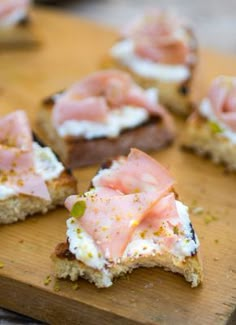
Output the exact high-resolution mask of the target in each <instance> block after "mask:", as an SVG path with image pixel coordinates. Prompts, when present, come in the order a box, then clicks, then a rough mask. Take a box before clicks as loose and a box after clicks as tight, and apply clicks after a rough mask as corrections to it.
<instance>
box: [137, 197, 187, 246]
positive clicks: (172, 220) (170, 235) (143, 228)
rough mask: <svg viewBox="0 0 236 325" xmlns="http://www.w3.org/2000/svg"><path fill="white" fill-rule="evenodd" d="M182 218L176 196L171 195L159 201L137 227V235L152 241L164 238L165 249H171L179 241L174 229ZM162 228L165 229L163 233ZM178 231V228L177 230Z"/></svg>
mask: <svg viewBox="0 0 236 325" xmlns="http://www.w3.org/2000/svg"><path fill="white" fill-rule="evenodd" d="M180 223H181V222H180V218H179V214H178V211H177V207H176V201H175V195H174V193H170V194H168V195H166V196H165V197H163V198H162V199H161V200H160V201H158V202H157V203H156V204H155V205H154V206H153V208H152V209H151V210H150V212H149V213H148V214H147V215H146V217H145V218H144V219H143V220H142V222H141V223H140V224H139V225H138V226H137V228H136V230H135V233H134V237H135V236H136V234H137V235H138V236H139V237H140V235H141V237H142V238H143V239H147V238H148V239H152V240H153V241H155V240H157V239H158V238H160V237H162V242H163V241H164V243H165V247H167V248H169V249H170V248H171V247H172V245H173V244H174V243H175V242H176V241H177V240H178V236H177V234H175V233H174V232H173V228H174V227H177V226H179V225H180ZM161 227H164V231H163V232H162V229H161ZM175 229H177V228H175Z"/></svg>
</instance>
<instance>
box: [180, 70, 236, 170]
mask: <svg viewBox="0 0 236 325" xmlns="http://www.w3.org/2000/svg"><path fill="white" fill-rule="evenodd" d="M183 146H184V147H186V148H190V149H192V150H193V151H194V152H196V153H197V154H199V155H208V156H210V157H211V158H212V160H213V161H214V162H215V163H224V164H225V165H226V167H227V169H228V170H236V77H228V76H220V77H218V78H216V79H215V80H214V81H213V82H212V84H211V86H210V89H209V92H208V95H207V96H206V98H204V99H203V100H202V102H201V103H200V105H199V106H198V108H197V110H196V112H194V113H193V115H192V116H191V117H190V118H189V121H188V122H187V125H186V132H185V134H184V139H183Z"/></svg>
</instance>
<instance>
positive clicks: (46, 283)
mask: <svg viewBox="0 0 236 325" xmlns="http://www.w3.org/2000/svg"><path fill="white" fill-rule="evenodd" d="M51 281H52V278H51V275H47V276H46V278H45V279H44V282H43V283H44V285H45V286H47V285H49V283H50V282H51Z"/></svg>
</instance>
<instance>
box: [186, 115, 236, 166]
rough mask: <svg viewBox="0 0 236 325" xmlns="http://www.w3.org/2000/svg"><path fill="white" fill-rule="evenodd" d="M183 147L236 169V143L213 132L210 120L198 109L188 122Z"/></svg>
mask: <svg viewBox="0 0 236 325" xmlns="http://www.w3.org/2000/svg"><path fill="white" fill-rule="evenodd" d="M181 143H182V147H183V148H185V149H190V150H191V151H193V152H195V153H196V154H198V155H200V156H205V157H210V158H211V160H212V161H213V162H214V163H222V164H224V165H225V166H226V169H228V170H230V171H235V170H236V144H234V143H232V142H231V141H230V140H229V139H228V138H226V137H224V136H223V135H222V134H220V133H216V132H213V131H212V129H211V125H210V123H209V121H208V120H207V119H206V118H204V117H202V116H201V115H200V114H199V113H198V112H197V111H196V112H195V113H194V114H193V115H192V116H191V117H190V118H189V120H188V122H187V123H186V128H185V132H184V134H183V137H182V141H181Z"/></svg>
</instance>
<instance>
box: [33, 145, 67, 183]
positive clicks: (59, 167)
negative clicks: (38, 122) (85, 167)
mask: <svg viewBox="0 0 236 325" xmlns="http://www.w3.org/2000/svg"><path fill="white" fill-rule="evenodd" d="M33 150H34V166H35V171H36V173H37V174H39V175H41V176H42V177H43V179H44V180H45V181H50V180H52V179H55V178H58V177H59V176H60V174H61V173H62V172H63V171H64V166H63V164H62V163H61V162H60V161H58V159H57V157H56V155H55V154H54V153H53V151H52V150H51V149H50V148H49V147H41V146H40V145H39V144H38V143H36V142H34V144H33Z"/></svg>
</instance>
